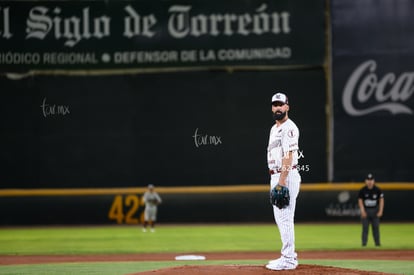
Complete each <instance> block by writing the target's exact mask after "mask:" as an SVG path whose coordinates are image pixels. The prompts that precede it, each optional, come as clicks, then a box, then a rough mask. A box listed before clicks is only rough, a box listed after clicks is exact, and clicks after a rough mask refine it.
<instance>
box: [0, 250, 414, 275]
mask: <svg viewBox="0 0 414 275" xmlns="http://www.w3.org/2000/svg"><path fill="white" fill-rule="evenodd" d="M186 254H192V253H186ZM195 254H197V255H203V256H205V257H206V260H264V262H265V261H266V260H269V259H274V258H277V257H279V255H278V253H274V252H252V253H249V252H235V253H229V252H226V253H202V254H198V253H195ZM176 256H179V255H178V254H177V253H162V254H161V253H155V254H125V255H119V254H118V255H81V256H78V255H37V256H8V255H6V256H5V255H3V256H0V265H14V264H41V263H68V262H73V263H75V262H76V263H78V262H119V261H122V262H125V261H174V259H175V257H176ZM299 257H300V259H299V260H305V259H309V260H311V259H342V260H344V259H372V260H400V261H414V250H401V251H400V250H358V251H306V252H299ZM196 264H197V261H195V262H194V265H185V266H180V267H172V268H165V269H159V270H156V271H150V272H142V273H139V274H141V275H142V274H144V275H145V274H173V275H174V274H180V275H187V274H218V275H220V274H233V273H237V274H238V275H242V274H246V275H249V274H274V271H270V270H267V269H265V267H264V265H220V266H216V265H202V266H197V265H196ZM278 274H290V275H296V274H349V275H352V274H387V273H380V272H372V271H370V272H364V271H359V270H351V269H344V268H336V267H328V266H317V265H303V264H299V266H298V268H297V269H296V270H288V271H279V272H278ZM388 274H389V273H388Z"/></svg>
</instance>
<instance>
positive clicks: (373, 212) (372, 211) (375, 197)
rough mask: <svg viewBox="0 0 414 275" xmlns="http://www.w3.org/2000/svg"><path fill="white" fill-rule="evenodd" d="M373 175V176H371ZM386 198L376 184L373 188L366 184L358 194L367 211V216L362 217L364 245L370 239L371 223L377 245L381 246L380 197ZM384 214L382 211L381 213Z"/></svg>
mask: <svg viewBox="0 0 414 275" xmlns="http://www.w3.org/2000/svg"><path fill="white" fill-rule="evenodd" d="M371 177H372V176H371ZM382 198H384V194H383V193H382V191H381V189H380V188H379V187H378V186H376V185H375V184H374V185H373V186H372V188H368V186H364V187H363V188H361V190H360V191H359V194H358V199H360V200H362V202H363V206H364V209H365V212H366V217H362V245H363V246H365V245H366V244H367V241H368V231H369V224H370V223H371V224H372V234H373V236H374V241H375V245H376V246H380V233H379V222H380V219H379V217H378V211H379V210H380V199H382ZM381 215H382V213H381Z"/></svg>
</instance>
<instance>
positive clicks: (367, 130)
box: [331, 0, 414, 181]
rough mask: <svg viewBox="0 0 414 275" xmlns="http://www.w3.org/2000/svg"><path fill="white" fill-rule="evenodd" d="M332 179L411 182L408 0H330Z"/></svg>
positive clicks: (412, 75)
mask: <svg viewBox="0 0 414 275" xmlns="http://www.w3.org/2000/svg"><path fill="white" fill-rule="evenodd" d="M331 7H332V49H333V56H332V64H333V100H334V102H333V106H334V150H333V152H334V165H335V167H334V180H336V181H359V180H363V179H364V177H365V175H366V174H367V173H368V172H372V173H374V175H375V176H376V177H377V178H378V179H379V180H381V181H413V180H414V169H413V161H412V156H413V154H414V146H413V140H414V128H413V125H414V63H413V62H412V60H414V35H413V34H414V22H413V20H412V10H413V9H414V3H413V2H412V1H405V0H402V1H395V0H391V1H389V0H380V1H368V0H363V1H343V0H334V1H332V5H331Z"/></svg>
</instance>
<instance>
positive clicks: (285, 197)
mask: <svg viewBox="0 0 414 275" xmlns="http://www.w3.org/2000/svg"><path fill="white" fill-rule="evenodd" d="M289 202H290V195H289V188H287V187H286V186H282V185H279V184H277V185H276V186H275V187H274V188H273V189H272V190H270V203H271V204H273V205H276V206H277V207H278V208H279V209H283V208H286V207H288V205H289Z"/></svg>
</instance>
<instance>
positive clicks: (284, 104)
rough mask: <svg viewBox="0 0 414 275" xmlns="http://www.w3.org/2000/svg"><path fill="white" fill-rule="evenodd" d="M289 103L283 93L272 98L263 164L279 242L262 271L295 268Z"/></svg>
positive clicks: (293, 134)
mask: <svg viewBox="0 0 414 275" xmlns="http://www.w3.org/2000/svg"><path fill="white" fill-rule="evenodd" d="M288 111H289V102H288V98H287V96H286V95H285V94H283V93H276V94H275V95H273V97H272V113H273V118H274V121H275V124H274V125H273V127H272V128H271V130H270V137H269V145H268V147H267V161H268V167H269V173H270V177H271V179H270V202H271V204H272V205H273V214H274V218H275V221H276V224H277V226H278V228H279V232H280V238H281V240H282V249H281V257H280V258H278V259H276V260H271V261H269V263H268V264H267V265H266V268H268V269H271V270H289V269H295V268H296V267H297V266H298V260H297V254H296V252H295V229H294V216H295V206H296V197H297V196H298V194H299V188H300V182H301V177H300V174H299V171H298V170H299V167H298V150H299V129H298V127H297V126H296V124H295V123H294V122H293V121H292V120H290V119H289V117H288Z"/></svg>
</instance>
